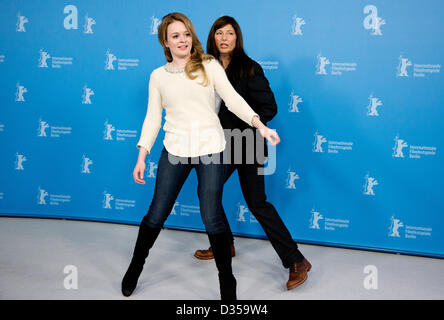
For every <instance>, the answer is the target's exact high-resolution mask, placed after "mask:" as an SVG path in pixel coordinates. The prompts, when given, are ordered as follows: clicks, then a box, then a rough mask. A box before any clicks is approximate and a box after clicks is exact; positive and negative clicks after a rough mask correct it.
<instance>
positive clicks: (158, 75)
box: [121, 13, 279, 300]
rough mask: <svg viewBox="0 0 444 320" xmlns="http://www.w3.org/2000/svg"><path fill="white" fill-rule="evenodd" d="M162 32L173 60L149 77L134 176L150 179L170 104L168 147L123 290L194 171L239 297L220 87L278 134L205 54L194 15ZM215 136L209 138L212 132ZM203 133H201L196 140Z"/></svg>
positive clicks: (209, 226) (250, 120)
mask: <svg viewBox="0 0 444 320" xmlns="http://www.w3.org/2000/svg"><path fill="white" fill-rule="evenodd" d="M158 38H159V42H160V44H161V46H162V47H163V52H164V54H165V57H166V60H167V61H168V63H167V64H165V65H163V66H161V67H159V68H157V69H155V70H154V71H153V72H152V73H151V76H150V82H149V97H148V110H147V113H146V117H145V121H144V122H143V126H142V133H141V136H140V140H139V142H138V144H137V147H138V148H139V157H138V161H137V164H136V166H135V168H134V171H133V177H134V180H135V182H137V183H139V184H145V181H144V180H143V173H144V171H145V158H146V155H147V154H148V153H149V152H150V151H151V148H152V146H153V144H154V142H155V140H156V137H157V134H158V132H159V129H160V127H161V123H162V112H163V110H165V125H164V127H163V129H164V131H165V138H164V140H163V144H164V148H163V150H162V153H161V155H160V159H159V162H158V168H157V176H156V184H155V189H154V195H153V200H152V202H151V205H150V207H149V210H148V213H147V214H146V215H145V216H144V218H143V219H142V222H141V223H140V227H139V233H138V236H137V240H136V245H135V248H134V252H133V257H132V259H131V263H130V265H129V267H128V270H127V271H126V273H125V275H124V277H123V280H122V288H121V290H122V294H123V295H125V296H129V295H131V294H132V293H133V291H134V289H135V288H136V286H137V281H138V279H139V276H140V274H141V272H142V270H143V266H144V264H145V259H146V258H147V256H148V253H149V250H150V249H151V248H152V246H153V245H154V242H155V241H156V239H157V237H158V235H159V233H160V230H161V229H162V227H163V224H164V222H165V220H166V219H167V217H168V215H169V214H170V212H171V210H172V209H173V206H174V203H175V201H176V198H177V196H178V194H179V192H180V190H181V188H182V186H183V184H184V183H185V180H186V179H187V177H188V175H189V174H190V172H191V170H192V169H195V170H196V174H197V180H198V195H199V202H200V212H201V216H202V220H203V222H204V224H205V228H206V231H207V234H208V238H209V240H210V243H211V246H212V247H213V251H214V257H215V262H216V267H217V270H218V272H219V273H218V275H219V285H220V293H221V299H222V300H235V299H236V279H235V277H234V275H233V272H232V268H231V255H230V243H229V241H228V239H227V238H226V236H225V230H226V225H225V222H224V220H223V218H222V216H221V214H220V211H221V209H220V207H221V203H222V188H223V183H224V178H225V173H226V166H225V165H224V164H222V163H221V161H220V160H218V159H220V157H221V155H222V152H223V151H224V149H225V139H224V132H223V129H222V127H221V125H220V122H219V119H218V117H217V114H216V113H215V109H214V99H215V96H214V94H215V90H216V92H217V93H218V94H219V95H220V96H221V97H222V98H223V99H224V100H225V99H226V101H227V104H228V105H229V109H230V110H232V111H233V112H234V113H235V114H237V115H238V116H239V117H240V118H241V119H242V120H243V121H245V123H246V124H248V125H253V126H254V127H256V128H258V129H260V131H261V133H263V134H264V137H266V138H267V139H269V140H270V141H271V143H273V144H277V143H279V136H278V135H277V133H276V132H274V131H273V130H271V129H269V128H267V127H266V126H265V125H264V124H263V123H262V122H261V121H260V120H259V117H258V115H257V114H256V113H255V112H254V111H253V110H252V109H251V108H250V107H249V106H248V104H247V103H246V102H245V100H244V99H242V97H241V96H240V95H239V94H238V93H236V91H235V90H234V89H233V87H232V86H231V84H230V82H229V81H228V79H227V76H226V74H225V72H224V70H223V68H222V67H221V66H220V64H219V62H217V61H216V60H215V59H214V58H213V57H211V56H208V55H206V54H204V52H203V49H202V46H201V44H200V41H199V39H198V38H197V35H196V32H195V30H194V27H193V25H192V23H191V21H190V20H189V19H188V18H187V17H186V16H184V15H183V14H181V13H171V14H168V15H166V16H165V17H163V19H162V22H161V24H160V26H159V29H158ZM209 136H210V137H211V138H212V139H208V137H209ZM196 137H200V139H198V138H196Z"/></svg>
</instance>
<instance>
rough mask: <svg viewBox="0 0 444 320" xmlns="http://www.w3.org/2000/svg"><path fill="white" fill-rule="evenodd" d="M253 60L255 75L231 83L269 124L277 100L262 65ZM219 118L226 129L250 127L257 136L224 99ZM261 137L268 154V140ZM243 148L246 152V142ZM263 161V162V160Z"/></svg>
mask: <svg viewBox="0 0 444 320" xmlns="http://www.w3.org/2000/svg"><path fill="white" fill-rule="evenodd" d="M251 62H252V63H253V66H254V76H252V77H245V78H242V79H240V80H237V81H235V82H231V84H232V85H233V87H234V89H235V90H236V91H237V93H239V94H240V95H241V96H242V97H243V98H244V99H245V101H246V102H247V103H248V105H249V106H250V107H251V108H252V109H253V110H254V111H255V112H256V113H257V114H258V115H259V117H260V120H261V121H262V123H264V124H265V125H267V122H268V121H270V120H271V119H273V117H274V116H275V115H276V113H277V104H276V100H275V98H274V94H273V92H272V91H271V88H270V85H269V82H268V80H267V78H266V77H265V74H264V71H263V70H262V67H261V66H260V64H259V63H257V62H256V61H254V60H251ZM230 81H231V80H230ZM219 120H220V123H221V125H222V127H223V128H224V129H240V130H241V131H243V130H245V129H247V128H250V129H254V133H255V136H256V132H255V131H256V129H255V128H253V127H251V126H249V125H248V124H246V123H245V122H244V121H242V120H241V119H239V118H238V117H237V116H236V115H235V114H234V113H232V112H231V111H229V110H228V109H227V107H226V106H225V103H224V102H223V101H222V103H221V106H220V110H219ZM259 135H260V134H259ZM260 139H261V140H262V141H263V143H264V151H265V153H264V156H268V152H267V144H266V141H265V139H264V138H263V137H262V136H260ZM227 142H228V141H227ZM232 145H233V143H232ZM242 149H243V153H244V154H245V149H246V146H245V143H243V146H242ZM254 150H255V149H254ZM261 162H263V160H262V161H261Z"/></svg>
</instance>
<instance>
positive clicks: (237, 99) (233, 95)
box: [209, 60, 260, 126]
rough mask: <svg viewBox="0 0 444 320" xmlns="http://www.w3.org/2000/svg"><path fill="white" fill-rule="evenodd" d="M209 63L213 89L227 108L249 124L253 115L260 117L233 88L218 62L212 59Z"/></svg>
mask: <svg viewBox="0 0 444 320" xmlns="http://www.w3.org/2000/svg"><path fill="white" fill-rule="evenodd" d="M209 65H211V72H212V75H213V77H214V89H215V90H216V92H217V93H218V94H219V96H220V97H221V98H222V100H223V101H224V102H225V105H226V106H227V109H228V110H230V111H231V112H233V113H234V114H235V115H236V116H237V117H239V118H240V119H241V120H243V121H244V122H246V123H247V124H248V125H250V126H251V125H252V123H251V122H252V120H253V117H254V116H259V118H260V115H259V114H257V113H256V112H254V110H253V109H252V108H251V107H250V106H249V105H248V103H247V102H246V101H245V100H244V98H242V96H241V95H240V94H239V93H237V92H236V90H234V88H233V86H232V85H231V83H230V81H229V80H228V78H227V75H226V73H225V70H224V69H223V68H222V66H221V65H220V64H219V62H217V61H216V60H212V61H211V62H210V64H209Z"/></svg>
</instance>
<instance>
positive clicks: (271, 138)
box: [259, 127, 281, 146]
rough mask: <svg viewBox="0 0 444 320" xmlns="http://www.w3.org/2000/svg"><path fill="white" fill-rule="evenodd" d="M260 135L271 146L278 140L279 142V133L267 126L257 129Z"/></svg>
mask: <svg viewBox="0 0 444 320" xmlns="http://www.w3.org/2000/svg"><path fill="white" fill-rule="evenodd" d="M259 131H260V133H261V134H262V136H263V137H264V138H265V139H267V140H268V142H270V144H271V145H272V146H275V145H277V144H278V143H279V142H281V139H280V138H279V135H278V134H277V132H276V131H274V130H271V129H270V128H268V127H265V128H263V129H259Z"/></svg>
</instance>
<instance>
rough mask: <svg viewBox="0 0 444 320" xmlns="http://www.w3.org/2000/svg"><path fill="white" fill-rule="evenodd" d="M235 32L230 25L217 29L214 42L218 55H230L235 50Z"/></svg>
mask: <svg viewBox="0 0 444 320" xmlns="http://www.w3.org/2000/svg"><path fill="white" fill-rule="evenodd" d="M236 39H237V36H236V31H234V28H233V27H232V25H231V24H227V25H226V26H224V27H222V28H220V29H217V30H216V32H215V34H214V40H215V42H216V47H217V49H218V50H219V53H220V54H231V53H232V52H233V50H234V48H236Z"/></svg>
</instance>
